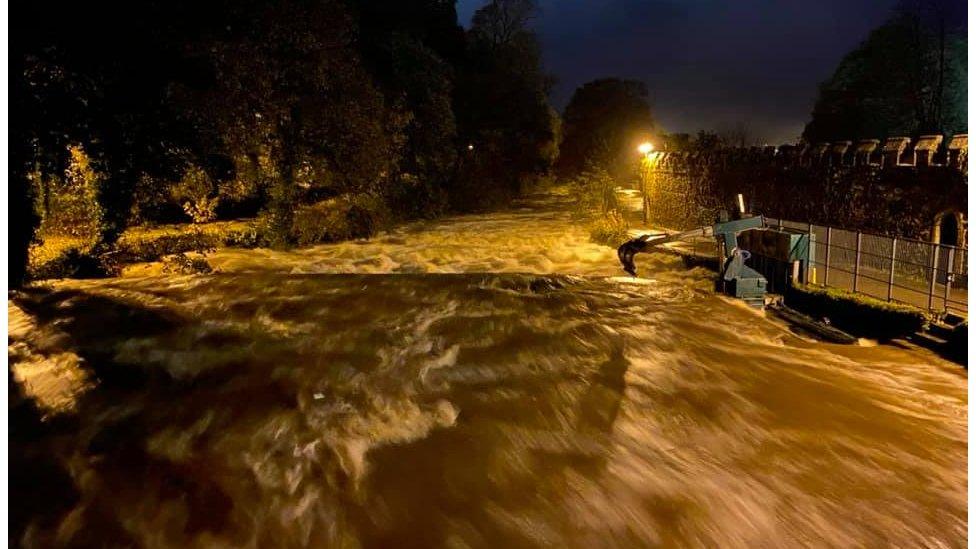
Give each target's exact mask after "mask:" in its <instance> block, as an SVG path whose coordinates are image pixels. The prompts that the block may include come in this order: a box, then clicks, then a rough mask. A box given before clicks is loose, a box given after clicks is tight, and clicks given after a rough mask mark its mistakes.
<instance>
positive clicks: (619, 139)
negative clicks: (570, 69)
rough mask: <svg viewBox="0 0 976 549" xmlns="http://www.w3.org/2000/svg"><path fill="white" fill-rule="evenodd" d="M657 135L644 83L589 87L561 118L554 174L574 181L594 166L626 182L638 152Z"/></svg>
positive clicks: (575, 95)
mask: <svg viewBox="0 0 976 549" xmlns="http://www.w3.org/2000/svg"><path fill="white" fill-rule="evenodd" d="M654 132H655V124H654V119H653V117H652V116H651V107H650V104H649V102H648V93H647V86H645V85H644V83H642V82H638V81H635V80H621V79H617V78H604V79H599V80H594V81H592V82H588V83H586V84H584V85H583V86H581V87H580V88H578V89H577V90H576V91H575V92H574V93H573V97H572V98H571V99H570V101H569V104H568V105H567V106H566V110H565V111H564V113H563V141H562V145H561V146H560V152H559V161H558V163H557V165H556V172H557V174H558V175H559V176H561V177H563V178H571V177H573V176H575V175H576V174H578V173H580V172H581V171H582V170H583V169H584V168H585V167H586V166H587V165H588V164H591V163H594V164H598V165H600V166H602V167H603V168H604V169H605V170H607V171H608V172H610V174H611V175H613V176H614V177H618V178H619V177H625V176H626V175H627V174H628V173H630V172H633V171H634V167H635V165H636V162H637V160H638V157H637V154H636V152H635V148H636V147H637V145H638V144H639V143H641V142H642V141H645V140H647V139H648V138H649V137H650V136H651V135H653V134H654Z"/></svg>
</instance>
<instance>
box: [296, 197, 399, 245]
mask: <svg viewBox="0 0 976 549" xmlns="http://www.w3.org/2000/svg"><path fill="white" fill-rule="evenodd" d="M389 218H390V212H389V209H388V208H387V207H386V205H385V204H384V203H383V201H382V200H381V199H380V198H379V197H377V196H374V195H370V194H359V195H353V196H349V195H345V196H341V197H337V198H330V199H328V200H323V201H321V202H316V203H315V204H311V205H307V206H300V207H299V208H298V209H297V210H296V211H295V216H294V219H293V221H292V230H291V238H292V240H293V241H294V242H295V243H296V244H298V245H299V246H309V245H312V244H318V243H322V242H336V241H340V240H349V239H352V238H369V237H371V236H373V235H374V234H376V232H377V231H379V230H380V229H381V228H384V227H385V226H386V225H387V223H388V221H389Z"/></svg>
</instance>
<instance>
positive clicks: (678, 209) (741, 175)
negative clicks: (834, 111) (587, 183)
mask: <svg viewBox="0 0 976 549" xmlns="http://www.w3.org/2000/svg"><path fill="white" fill-rule="evenodd" d="M967 152H968V137H967V136H966V135H956V136H953V137H952V138H951V139H949V140H948V141H943V137H942V136H941V135H937V136H928V135H926V136H921V137H918V138H915V139H910V138H907V137H893V138H888V139H885V140H880V139H864V140H860V141H856V142H853V141H838V142H834V143H817V144H801V145H783V146H780V147H751V148H745V149H718V150H714V151H706V152H686V151H682V152H657V153H651V154H649V155H648V156H647V157H646V158H645V159H644V162H643V163H642V168H641V181H642V184H643V185H645V188H646V195H647V199H648V203H647V208H648V214H649V220H650V221H651V222H652V223H656V224H660V225H663V226H668V227H674V228H689V227H693V226H697V225H703V224H707V223H711V222H712V221H714V218H715V216H716V215H717V212H718V210H719V209H722V208H725V209H730V210H731V209H732V208H733V207H734V204H735V196H736V194H738V193H742V194H743V195H744V196H745V199H746V203H747V206H748V209H749V210H750V211H751V212H753V213H762V214H765V215H767V216H771V217H776V218H785V219H790V220H793V221H800V222H809V223H815V224H818V225H832V226H835V227H841V228H846V229H851V230H862V231H865V232H873V233H880V234H887V235H893V236H900V237H906V238H916V239H921V240H932V239H933V238H935V239H938V238H940V234H939V230H938V227H939V225H940V223H941V222H942V219H943V218H944V217H945V216H946V215H952V216H954V218H955V219H956V220H958V221H961V222H962V223H957V225H960V227H959V230H958V235H957V238H956V239H955V240H956V242H951V239H946V237H945V236H943V237H942V238H943V242H948V243H955V244H957V245H962V246H964V245H965V240H966V237H965V213H966V208H967V177H968V162H967Z"/></svg>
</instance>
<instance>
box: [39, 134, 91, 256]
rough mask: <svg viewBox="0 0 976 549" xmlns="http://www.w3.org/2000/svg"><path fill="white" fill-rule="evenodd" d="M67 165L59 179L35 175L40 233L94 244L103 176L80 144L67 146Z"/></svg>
mask: <svg viewBox="0 0 976 549" xmlns="http://www.w3.org/2000/svg"><path fill="white" fill-rule="evenodd" d="M68 155H69V159H68V167H67V169H66V170H65V172H64V177H63V178H58V177H49V178H43V176H41V174H36V178H35V179H36V184H37V185H39V186H40V187H41V189H39V190H40V191H41V192H40V193H39V198H41V203H40V204H39V206H40V208H39V209H40V213H41V227H40V231H39V232H40V234H41V235H42V236H59V237H73V238H78V239H82V240H84V241H86V242H88V243H91V244H94V243H95V242H96V241H97V240H98V238H99V236H100V234H101V228H102V218H103V215H102V208H101V206H100V205H99V202H98V193H99V191H100V187H101V185H102V182H103V180H104V178H103V177H102V175H101V174H100V173H99V172H98V171H97V170H95V168H94V167H93V166H92V162H91V158H89V157H88V155H87V153H85V150H84V149H83V148H82V147H81V146H80V145H73V146H71V147H68Z"/></svg>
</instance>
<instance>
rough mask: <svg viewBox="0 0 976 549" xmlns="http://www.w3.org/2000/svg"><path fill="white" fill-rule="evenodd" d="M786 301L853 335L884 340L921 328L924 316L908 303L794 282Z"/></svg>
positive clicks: (788, 291) (926, 320)
mask: <svg viewBox="0 0 976 549" xmlns="http://www.w3.org/2000/svg"><path fill="white" fill-rule="evenodd" d="M785 299H786V304H787V305H789V306H790V307H793V308H794V309H797V310H799V311H802V312H804V313H806V314H809V315H811V316H813V317H815V318H828V319H829V320H830V322H831V324H833V325H834V326H836V327H838V328H840V329H842V330H844V331H847V332H849V333H851V334H853V335H857V336H862V337H869V338H872V339H879V340H888V339H892V338H896V337H903V336H906V335H910V334H913V333H915V332H918V331H919V330H921V329H922V328H923V327H924V326H925V325H926V323H927V322H928V318H927V316H926V314H925V312H924V311H922V310H921V309H918V308H916V307H912V306H911V305H905V304H901V303H893V302H889V301H882V300H880V299H876V298H873V297H870V296H866V295H863V294H857V293H852V292H849V291H846V290H840V289H837V288H829V287H828V288H824V287H819V286H809V285H798V286H794V287H792V288H790V289H789V290H787V292H786V295H785Z"/></svg>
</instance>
